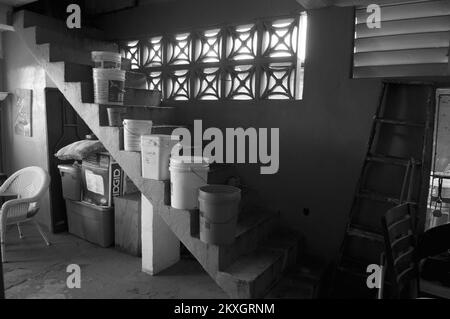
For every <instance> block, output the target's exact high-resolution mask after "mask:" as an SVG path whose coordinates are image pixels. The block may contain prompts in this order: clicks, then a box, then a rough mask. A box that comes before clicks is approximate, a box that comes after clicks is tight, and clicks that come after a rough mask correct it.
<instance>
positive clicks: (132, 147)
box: [123, 119, 153, 152]
mask: <svg viewBox="0 0 450 319" xmlns="http://www.w3.org/2000/svg"><path fill="white" fill-rule="evenodd" d="M152 125H153V122H152V121H149V120H148V121H147V120H131V119H126V120H123V140H124V148H125V151H128V152H140V151H141V136H143V135H150V134H151V133H152Z"/></svg>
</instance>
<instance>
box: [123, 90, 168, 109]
mask: <svg viewBox="0 0 450 319" xmlns="http://www.w3.org/2000/svg"><path fill="white" fill-rule="evenodd" d="M160 103H161V92H159V91H156V90H146V89H135V88H126V89H125V96H124V104H125V105H145V106H159V105H160Z"/></svg>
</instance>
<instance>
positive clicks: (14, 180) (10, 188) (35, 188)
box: [0, 167, 50, 262]
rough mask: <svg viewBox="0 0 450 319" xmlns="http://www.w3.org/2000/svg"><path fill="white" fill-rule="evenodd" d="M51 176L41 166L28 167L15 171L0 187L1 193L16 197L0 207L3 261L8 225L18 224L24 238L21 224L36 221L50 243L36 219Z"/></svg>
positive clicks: (40, 231) (43, 236)
mask: <svg viewBox="0 0 450 319" xmlns="http://www.w3.org/2000/svg"><path fill="white" fill-rule="evenodd" d="M49 184H50V176H49V175H48V173H47V172H46V171H45V170H44V169H42V168H40V167H27V168H24V169H21V170H19V171H17V172H15V173H14V174H13V175H12V176H11V177H9V178H8V179H7V180H6V181H5V182H4V183H3V185H2V186H1V187H0V194H2V193H3V194H5V193H6V194H14V196H17V198H16V199H12V200H8V201H7V202H5V203H4V204H3V206H2V207H1V209H0V222H1V225H0V239H1V250H2V261H3V262H6V251H5V244H6V227H7V226H8V225H14V224H15V225H17V228H18V230H19V236H20V238H21V239H22V238H23V235H22V231H21V229H20V224H21V223H24V222H29V221H32V222H34V224H35V226H36V228H37V229H38V231H39V234H41V236H42V238H43V239H44V241H45V243H46V244H47V246H49V245H50V242H49V241H48V239H47V237H46V236H45V234H44V232H43V231H42V229H41V227H40V226H39V224H38V223H37V222H36V220H34V217H35V216H36V214H37V212H38V211H39V202H40V200H41V198H42V196H43V195H44V194H45V192H46V191H47V189H48V186H49Z"/></svg>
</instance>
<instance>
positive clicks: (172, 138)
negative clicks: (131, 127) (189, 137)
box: [141, 134, 180, 142]
mask: <svg viewBox="0 0 450 319" xmlns="http://www.w3.org/2000/svg"><path fill="white" fill-rule="evenodd" d="M141 139H142V140H143V141H155V140H156V141H163V140H168V141H174V142H178V141H179V140H180V136H178V135H168V134H150V135H142V136H141Z"/></svg>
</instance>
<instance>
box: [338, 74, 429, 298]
mask: <svg viewBox="0 0 450 319" xmlns="http://www.w3.org/2000/svg"><path fill="white" fill-rule="evenodd" d="M405 89H406V90H405ZM416 90H419V91H420V92H419V91H416ZM435 90H436V89H435V87H434V86H432V85H430V84H425V83H423V84H402V83H398V82H397V83H396V82H383V88H382V92H381V95H380V98H379V103H378V107H377V110H376V114H375V116H374V118H373V124H372V129H371V133H370V137H369V141H368V146H367V153H366V156H365V160H364V164H363V167H362V171H361V174H360V177H359V181H358V184H357V187H356V192H355V196H354V199H353V203H352V208H351V211H350V214H349V218H348V222H347V227H346V231H345V235H344V239H343V242H342V244H341V249H340V251H339V256H338V258H337V263H336V265H335V266H336V267H335V268H334V271H333V276H332V287H331V296H332V297H336V298H372V297H375V296H376V291H374V290H375V289H369V288H368V287H367V284H366V281H367V277H368V273H367V272H366V270H367V266H368V265H370V264H379V260H380V259H379V258H380V254H381V253H382V252H383V250H384V240H383V236H382V229H381V217H382V216H383V215H384V213H385V212H386V211H387V210H388V209H389V208H392V207H394V206H396V205H399V204H401V203H404V202H410V203H412V204H413V205H415V206H416V207H417V209H418V212H419V214H422V215H423V216H425V211H426V204H427V194H428V184H429V174H430V169H431V154H432V143H433V121H434V108H435V101H434V94H435ZM405 92H406V94H407V95H408V94H409V93H411V94H412V95H413V96H414V95H415V94H417V96H420V97H421V98H423V100H424V104H425V105H424V106H425V108H422V111H420V112H423V114H413V117H414V118H413V119H412V118H406V116H405V114H406V112H405V110H406V111H408V107H409V106H405V103H404V102H400V103H397V102H398V101H399V100H400V101H401V100H403V101H404V97H405ZM406 99H408V96H407V97H406ZM420 105H422V104H420ZM397 107H398V110H396V108H397ZM402 107H403V109H401V108H402ZM411 107H413V106H412V105H411ZM418 109H419V108H418ZM412 113H414V112H412ZM421 119H423V121H422V120H421ZM411 145H416V148H413V149H411ZM399 154H401V155H399ZM417 174H419V176H418V177H417V176H416V175H417ZM383 190H384V191H383Z"/></svg>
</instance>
